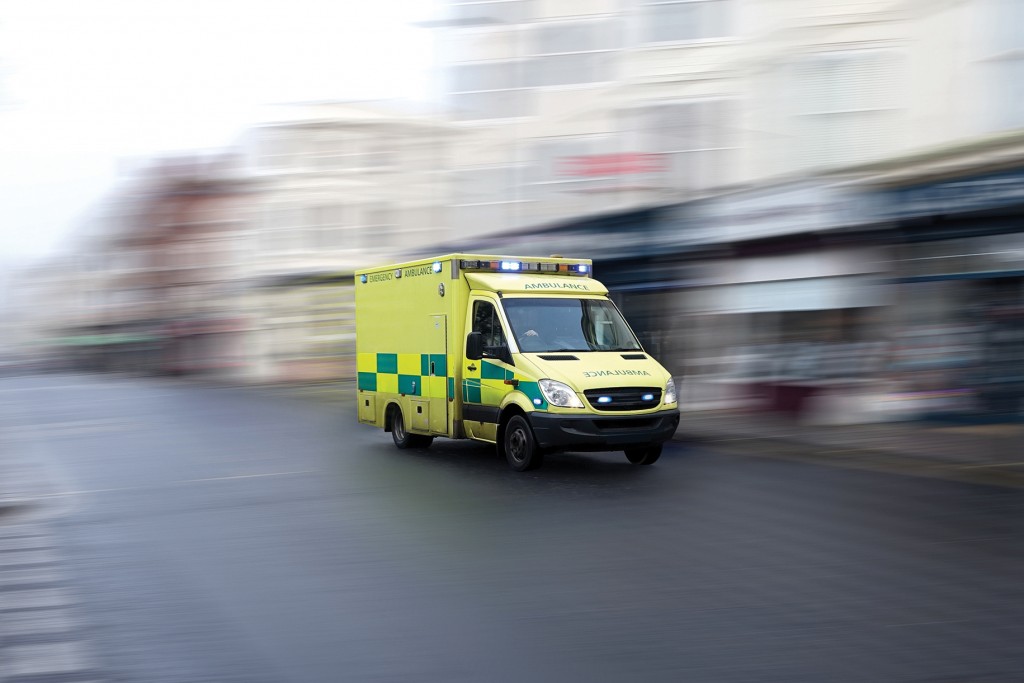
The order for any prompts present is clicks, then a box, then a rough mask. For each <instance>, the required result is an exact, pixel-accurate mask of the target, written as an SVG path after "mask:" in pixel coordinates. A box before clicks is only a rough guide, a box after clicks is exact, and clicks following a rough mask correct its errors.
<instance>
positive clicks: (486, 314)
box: [473, 301, 507, 348]
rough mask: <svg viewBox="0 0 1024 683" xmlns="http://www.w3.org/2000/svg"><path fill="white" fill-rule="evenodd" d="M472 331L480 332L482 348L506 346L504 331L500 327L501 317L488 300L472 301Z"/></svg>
mask: <svg viewBox="0 0 1024 683" xmlns="http://www.w3.org/2000/svg"><path fill="white" fill-rule="evenodd" d="M473 332H480V333H481V334H482V335H483V338H484V348H492V347H495V346H506V345H507V344H506V342H505V332H504V331H503V330H502V329H501V319H500V318H499V317H498V312H497V311H496V310H494V304H492V303H491V302H489V301H474V302H473Z"/></svg>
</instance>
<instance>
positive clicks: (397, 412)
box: [391, 406, 434, 448]
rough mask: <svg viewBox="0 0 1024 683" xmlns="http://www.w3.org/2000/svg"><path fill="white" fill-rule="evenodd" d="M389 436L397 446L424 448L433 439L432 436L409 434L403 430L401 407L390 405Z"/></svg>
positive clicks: (403, 421) (403, 422)
mask: <svg viewBox="0 0 1024 683" xmlns="http://www.w3.org/2000/svg"><path fill="white" fill-rule="evenodd" d="M391 438H392V439H394V440H395V445H396V446H398V447H399V448H426V447H427V446H429V445H430V444H431V442H433V440H434V437H432V436H424V435H423V434H410V433H409V432H407V431H405V420H403V419H402V409H401V408H399V407H398V406H391Z"/></svg>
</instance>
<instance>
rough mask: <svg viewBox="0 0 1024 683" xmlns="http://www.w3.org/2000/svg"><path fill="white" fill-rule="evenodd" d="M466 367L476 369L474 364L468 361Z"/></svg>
mask: <svg viewBox="0 0 1024 683" xmlns="http://www.w3.org/2000/svg"><path fill="white" fill-rule="evenodd" d="M466 369H467V370H476V366H475V365H473V364H472V363H470V364H469V365H467V366H466Z"/></svg>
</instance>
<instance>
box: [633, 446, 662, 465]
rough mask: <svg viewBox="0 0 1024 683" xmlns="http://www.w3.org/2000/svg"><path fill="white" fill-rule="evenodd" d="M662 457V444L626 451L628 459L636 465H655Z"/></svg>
mask: <svg viewBox="0 0 1024 683" xmlns="http://www.w3.org/2000/svg"><path fill="white" fill-rule="evenodd" d="M660 457H661V444H657V445H656V446H643V447H641V448H628V449H626V459H627V460H629V461H630V462H631V463H633V464H634V465H653V464H654V463H656V462H657V461H658V458H660Z"/></svg>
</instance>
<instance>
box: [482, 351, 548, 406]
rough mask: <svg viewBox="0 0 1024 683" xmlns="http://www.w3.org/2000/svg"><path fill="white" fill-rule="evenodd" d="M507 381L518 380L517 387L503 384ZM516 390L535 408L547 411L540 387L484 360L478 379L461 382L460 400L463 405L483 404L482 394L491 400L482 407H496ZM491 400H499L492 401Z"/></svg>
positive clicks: (546, 404) (546, 403) (511, 371)
mask: <svg viewBox="0 0 1024 683" xmlns="http://www.w3.org/2000/svg"><path fill="white" fill-rule="evenodd" d="M509 379H518V380H519V386H518V387H513V386H512V385H511V384H505V380H509ZM516 389H518V390H519V391H520V392H522V393H524V394H526V397H527V398H528V399H530V402H531V403H533V405H534V407H535V408H537V409H538V410H547V407H548V402H547V401H545V400H544V395H543V394H542V393H541V392H540V387H539V386H538V385H537V383H536V382H534V381H531V380H527V379H523V378H522V377H518V378H517V377H516V373H515V372H514V371H513V370H509V369H507V368H504V367H502V366H500V365H497V364H496V363H491V362H489V361H486V360H484V361H481V364H480V377H479V378H476V377H470V378H467V379H464V380H462V400H463V401H464V402H465V403H476V404H484V394H485V393H486V394H487V396H486V397H487V398H488V399H491V400H488V401H487V403H486V404H484V405H498V403H499V402H500V399H501V398H503V397H504V396H505V394H507V393H508V392H510V391H515V390H516ZM493 399H499V400H497V401H494V400H493ZM492 401H493V402H492Z"/></svg>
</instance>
